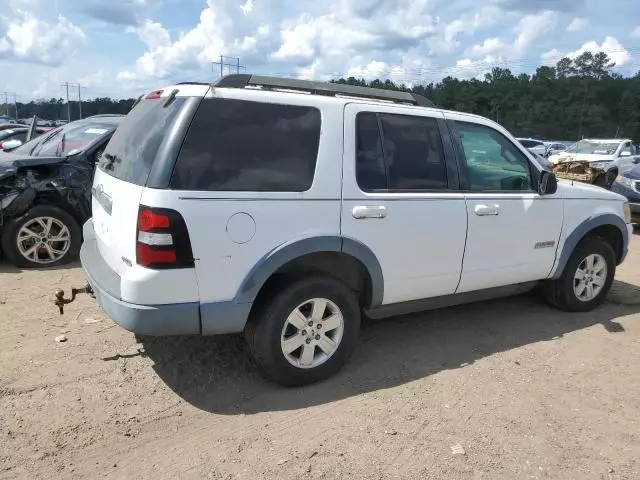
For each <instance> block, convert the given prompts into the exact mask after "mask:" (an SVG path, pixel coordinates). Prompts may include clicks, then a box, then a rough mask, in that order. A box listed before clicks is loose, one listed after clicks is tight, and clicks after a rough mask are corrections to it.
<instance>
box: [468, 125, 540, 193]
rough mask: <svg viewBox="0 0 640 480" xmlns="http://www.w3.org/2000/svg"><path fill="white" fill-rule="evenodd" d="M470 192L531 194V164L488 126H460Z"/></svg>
mask: <svg viewBox="0 0 640 480" xmlns="http://www.w3.org/2000/svg"><path fill="white" fill-rule="evenodd" d="M456 125H457V128H458V132H459V135H460V140H461V141H462V148H463V150H464V157H465V162H466V165H467V170H468V176H469V188H470V190H477V191H507V192H512V191H531V190H532V184H533V183H532V181H531V171H530V170H529V168H530V165H529V160H528V159H527V158H526V157H525V155H524V154H523V153H522V152H521V151H520V150H518V148H517V147H516V146H515V145H514V144H513V143H511V142H510V141H509V139H507V138H506V137H505V136H504V135H502V134H501V133H500V132H498V131H496V130H493V129H492V128H489V127H487V126H484V125H477V124H473V123H466V122H456Z"/></svg>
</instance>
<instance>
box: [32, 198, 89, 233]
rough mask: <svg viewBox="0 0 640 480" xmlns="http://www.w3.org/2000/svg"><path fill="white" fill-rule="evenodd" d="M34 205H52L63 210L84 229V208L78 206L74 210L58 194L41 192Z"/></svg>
mask: <svg viewBox="0 0 640 480" xmlns="http://www.w3.org/2000/svg"><path fill="white" fill-rule="evenodd" d="M34 205H51V206H54V207H58V208H60V209H61V210H64V211H65V212H67V213H68V214H69V215H71V216H72V217H73V218H74V220H75V221H76V222H77V223H78V226H79V227H80V228H81V229H82V224H83V223H84V220H85V219H84V218H83V217H84V216H86V213H85V212H84V211H83V210H85V209H84V208H83V206H81V205H78V207H77V208H74V207H73V205H71V204H70V203H69V202H68V201H67V200H66V199H65V198H64V197H63V196H62V195H60V194H59V193H57V192H39V193H38V194H37V195H36V198H35V201H34Z"/></svg>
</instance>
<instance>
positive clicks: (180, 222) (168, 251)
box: [136, 205, 194, 269]
mask: <svg viewBox="0 0 640 480" xmlns="http://www.w3.org/2000/svg"><path fill="white" fill-rule="evenodd" d="M136 241H137V243H136V262H137V263H138V265H141V266H143V267H146V268H151V269H168V268H192V267H193V266H194V260H193V253H192V251H191V240H190V239H189V232H188V230H187V226H186V224H185V222H184V219H183V218H182V215H180V214H179V213H178V212H176V211H175V210H170V209H168V208H151V207H146V206H143V205H141V206H140V209H139V210H138V232H137V238H136Z"/></svg>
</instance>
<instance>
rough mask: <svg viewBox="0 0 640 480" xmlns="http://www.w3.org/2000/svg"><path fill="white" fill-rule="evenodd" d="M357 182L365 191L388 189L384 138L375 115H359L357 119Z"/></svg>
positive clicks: (365, 113) (366, 113)
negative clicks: (383, 149) (383, 145)
mask: <svg viewBox="0 0 640 480" xmlns="http://www.w3.org/2000/svg"><path fill="white" fill-rule="evenodd" d="M356 180H357V182H358V185H359V186H360V188H361V189H362V190H364V191H374V190H382V189H386V188H387V173H386V169H385V165H384V155H383V152H382V138H381V137H380V129H379V128H378V117H377V115H376V114H375V113H368V112H363V113H359V114H358V116H357V118H356Z"/></svg>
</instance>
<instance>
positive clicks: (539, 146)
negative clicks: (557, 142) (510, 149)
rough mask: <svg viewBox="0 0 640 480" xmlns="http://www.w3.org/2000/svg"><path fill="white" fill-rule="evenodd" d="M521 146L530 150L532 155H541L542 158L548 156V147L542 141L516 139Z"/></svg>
mask: <svg viewBox="0 0 640 480" xmlns="http://www.w3.org/2000/svg"><path fill="white" fill-rule="evenodd" d="M516 140H518V142H520V145H522V146H523V147H524V148H526V149H527V150H529V151H530V152H531V153H535V154H536V155H540V156H542V157H546V156H547V146H546V145H545V144H544V142H543V141H542V140H536V139H534V138H516Z"/></svg>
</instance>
